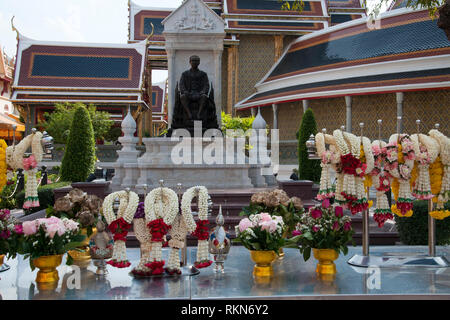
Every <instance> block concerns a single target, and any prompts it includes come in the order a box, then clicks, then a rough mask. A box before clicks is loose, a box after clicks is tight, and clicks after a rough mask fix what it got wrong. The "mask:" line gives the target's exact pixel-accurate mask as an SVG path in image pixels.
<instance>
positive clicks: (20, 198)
mask: <svg viewBox="0 0 450 320" xmlns="http://www.w3.org/2000/svg"><path fill="white" fill-rule="evenodd" d="M70 185H71V182H64V181H63V182H57V183H52V184H47V185H45V186H41V187H39V188H38V196H39V204H40V207H37V208H32V209H30V210H27V211H26V214H31V213H34V212H37V211H40V210H43V209H47V208H48V207H49V206H53V205H54V204H55V195H54V192H53V190H55V189H58V188H63V187H67V186H70ZM24 201H25V191H21V192H19V193H18V194H17V195H16V206H17V208H22V207H23V203H24Z"/></svg>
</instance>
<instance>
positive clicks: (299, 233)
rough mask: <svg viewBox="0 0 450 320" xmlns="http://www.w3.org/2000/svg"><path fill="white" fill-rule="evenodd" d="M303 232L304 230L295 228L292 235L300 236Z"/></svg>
mask: <svg viewBox="0 0 450 320" xmlns="http://www.w3.org/2000/svg"><path fill="white" fill-rule="evenodd" d="M301 234H302V232H301V231H300V230H294V231H292V236H293V237H296V236H300V235H301Z"/></svg>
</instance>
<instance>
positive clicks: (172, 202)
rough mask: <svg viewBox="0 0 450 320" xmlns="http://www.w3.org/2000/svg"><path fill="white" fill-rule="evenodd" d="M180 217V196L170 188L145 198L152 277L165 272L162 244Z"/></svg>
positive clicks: (149, 264)
mask: <svg viewBox="0 0 450 320" xmlns="http://www.w3.org/2000/svg"><path fill="white" fill-rule="evenodd" d="M177 215H178V196H177V194H176V193H175V192H174V191H173V190H172V189H169V188H156V189H153V190H152V191H150V193H149V194H148V195H147V196H146V197H145V220H146V222H147V227H148V228H149V229H150V234H151V236H152V249H151V251H150V262H149V263H147V264H146V266H147V267H148V268H150V269H151V274H152V275H160V274H162V273H163V272H164V264H165V261H164V260H163V259H162V243H163V241H164V236H165V235H166V234H167V233H168V232H169V230H170V228H171V225H172V224H173V223H174V221H175V219H176V217H177Z"/></svg>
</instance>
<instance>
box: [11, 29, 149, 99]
mask: <svg viewBox="0 0 450 320" xmlns="http://www.w3.org/2000/svg"><path fill="white" fill-rule="evenodd" d="M145 48H146V46H145V41H143V42H139V43H135V44H88V43H68V42H47V41H37V40H32V39H28V38H26V37H24V36H22V35H21V36H20V38H19V44H18V51H17V66H16V68H17V69H16V72H15V77H14V82H13V89H14V93H13V97H12V102H15V103H19V104H20V103H37V102H39V103H53V102H57V101H61V100H64V101H69V102H76V101H80V102H86V103H90V102H95V103H96V104H101V103H107V104H114V103H118V104H133V105H137V104H143V105H145V103H144V102H143V100H142V92H141V86H142V82H143V79H142V77H143V71H144V66H145Z"/></svg>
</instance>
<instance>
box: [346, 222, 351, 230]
mask: <svg viewBox="0 0 450 320" xmlns="http://www.w3.org/2000/svg"><path fill="white" fill-rule="evenodd" d="M351 229H352V224H351V222H346V223H345V224H344V230H345V231H349V230H351Z"/></svg>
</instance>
